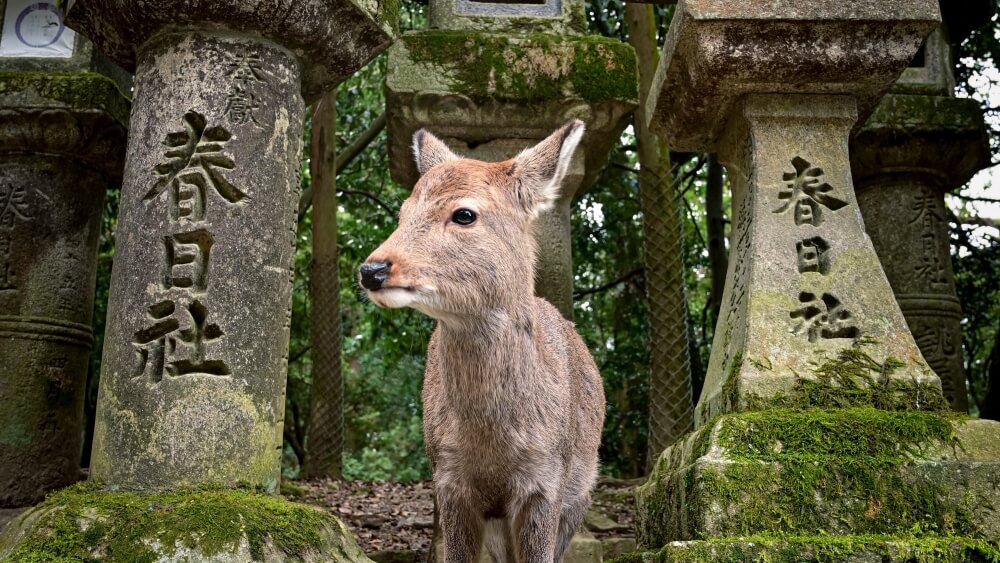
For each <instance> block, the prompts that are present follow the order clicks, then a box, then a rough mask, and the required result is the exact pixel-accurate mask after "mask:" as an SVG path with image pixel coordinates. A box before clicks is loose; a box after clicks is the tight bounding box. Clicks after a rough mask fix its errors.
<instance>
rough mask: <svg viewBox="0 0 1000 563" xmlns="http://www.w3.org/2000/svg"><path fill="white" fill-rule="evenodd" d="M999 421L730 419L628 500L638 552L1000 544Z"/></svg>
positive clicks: (804, 414) (830, 415) (672, 452)
mask: <svg viewBox="0 0 1000 563" xmlns="http://www.w3.org/2000/svg"><path fill="white" fill-rule="evenodd" d="M998 454H1000V423H997V422H994V421H985V420H968V421H958V422H956V421H954V420H953V419H950V418H947V417H945V416H942V415H940V414H936V413H928V412H889V411H882V410H877V409H870V408H865V409H837V410H815V409H813V410H803V411H789V410H771V411H761V412H754V413H742V414H734V415H727V416H724V417H722V418H720V419H718V420H716V421H715V422H714V423H713V424H712V425H711V426H705V427H703V428H701V429H700V430H698V431H696V432H694V433H693V434H691V435H690V436H689V437H688V438H686V439H685V440H684V441H682V442H679V443H678V444H676V445H674V446H672V447H671V448H668V449H667V450H666V451H665V452H664V453H663V455H661V456H660V458H659V460H658V461H657V465H656V467H655V468H654V471H653V472H652V474H651V475H650V477H649V480H648V481H647V483H646V484H645V485H643V486H642V487H640V489H639V490H638V492H637V500H636V532H637V536H638V541H639V545H640V547H642V548H644V549H657V548H660V547H662V546H664V545H666V544H667V543H669V542H671V541H677V540H696V539H705V538H726V537H746V536H753V535H755V534H762V535H772V536H774V535H777V536H781V535H784V534H789V535H804V536H813V535H821V534H824V535H826V534H828V535H833V536H837V535H848V536H849V535H882V536H900V537H905V536H907V535H909V534H910V533H912V531H913V530H923V531H924V532H930V533H935V534H941V535H949V536H951V535H955V536H966V537H970V538H975V537H984V538H994V539H996V538H998V537H1000V517H998V516H1000V515H998V512H997V511H998V510H1000V508H998V507H1000V489H998V488H997V483H1000V461H997V460H1000V455H998Z"/></svg>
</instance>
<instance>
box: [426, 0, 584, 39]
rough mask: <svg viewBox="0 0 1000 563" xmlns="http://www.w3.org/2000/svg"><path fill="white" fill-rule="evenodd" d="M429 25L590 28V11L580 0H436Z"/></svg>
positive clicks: (516, 29)
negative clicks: (527, 0)
mask: <svg viewBox="0 0 1000 563" xmlns="http://www.w3.org/2000/svg"><path fill="white" fill-rule="evenodd" d="M429 8H430V9H429V11H430V26H431V27H432V28H441V29H461V30H468V31H498V30H506V31H510V32H514V33H540V32H542V33H558V34H560V35H581V34H585V33H586V32H587V14H586V6H585V4H584V2H581V1H580V0H537V1H534V2H530V3H529V2H525V3H519V2H510V1H505V0H499V1H488V0H485V1H484V0H434V1H433V2H430V6H429Z"/></svg>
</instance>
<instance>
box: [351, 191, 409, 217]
mask: <svg viewBox="0 0 1000 563" xmlns="http://www.w3.org/2000/svg"><path fill="white" fill-rule="evenodd" d="M337 191H338V192H339V193H342V194H345V195H360V196H364V197H366V198H368V199H370V200H372V201H374V202H375V203H376V204H377V205H378V206H379V207H381V208H382V209H385V210H386V212H387V213H388V214H389V215H392V216H393V217H395V216H396V215H398V214H399V211H398V210H396V209H393V208H392V207H390V206H389V204H387V203H386V202H384V201H382V200H381V199H379V198H378V196H376V195H375V194H373V193H371V192H366V191H364V190H337Z"/></svg>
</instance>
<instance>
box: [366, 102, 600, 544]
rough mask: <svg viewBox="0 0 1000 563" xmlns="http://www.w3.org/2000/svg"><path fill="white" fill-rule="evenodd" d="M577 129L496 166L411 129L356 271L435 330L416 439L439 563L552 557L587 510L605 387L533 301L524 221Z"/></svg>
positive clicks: (575, 125) (565, 327) (553, 317)
mask: <svg viewBox="0 0 1000 563" xmlns="http://www.w3.org/2000/svg"><path fill="white" fill-rule="evenodd" d="M583 131H584V125H583V122H581V121H579V120H573V121H571V122H569V123H567V124H566V125H564V126H563V127H561V128H560V129H559V130H557V131H556V132H555V133H553V134H552V135H551V136H549V137H548V138H547V139H545V140H544V141H542V142H540V143H539V144H538V145H536V146H535V147H533V148H530V149H527V150H525V151H524V152H522V153H521V154H519V155H518V156H516V157H515V158H513V159H511V160H508V161H505V162H497V163H489V162H480V161H476V160H470V159H464V158H461V157H459V156H456V155H455V154H454V153H453V152H451V150H449V149H448V147H447V146H446V145H445V144H444V143H443V142H441V141H440V140H439V139H437V138H436V137H434V136H433V135H431V134H430V133H427V132H426V131H424V130H420V131H418V132H417V133H416V134H415V135H414V137H413V151H414V153H415V156H416V161H417V168H418V169H419V171H420V174H421V178H420V180H419V181H418V182H417V184H416V186H415V187H414V188H413V193H412V194H411V195H410V197H409V198H408V199H407V200H406V201H405V202H404V203H403V206H402V208H401V209H400V212H399V226H398V227H397V228H396V230H395V232H393V233H392V235H391V236H390V237H389V239H388V240H386V241H385V242H384V243H383V244H382V245H381V246H380V247H379V248H378V249H377V250H376V251H375V252H373V253H372V255H371V256H369V257H368V260H366V261H365V263H364V264H363V265H362V266H361V269H360V276H359V277H360V281H361V285H362V287H364V288H365V289H366V290H367V291H368V295H369V297H370V298H371V300H372V301H373V302H374V303H376V304H377V305H379V306H381V307H413V308H414V309H417V310H418V311H421V312H423V313H425V314H427V315H429V316H431V317H433V318H434V319H435V320H437V328H436V329H435V331H434V334H433V336H431V341H430V344H429V345H428V348H427V368H426V372H425V374H424V390H423V401H424V439H425V442H426V446H427V456H428V458H429V459H430V462H431V466H432V468H433V473H434V487H435V494H436V496H437V501H438V508H439V511H440V518H441V527H442V532H443V535H444V548H445V561H447V563H471V562H473V561H475V560H476V558H477V557H478V555H479V551H480V548H481V546H482V545H483V543H484V542H485V544H486V548H487V551H488V552H489V554H490V555H491V556H492V558H493V560H494V561H496V562H497V563H504V562H506V563H515V562H516V563H553V562H559V561H561V560H562V556H563V553H564V552H565V551H566V547H567V546H568V545H569V542H570V539H572V537H573V534H574V532H575V531H576V528H577V527H578V526H579V525H580V522H581V521H582V520H583V515H584V513H585V512H586V510H587V508H588V507H589V506H590V492H591V489H592V488H593V486H594V481H595V479H596V477H597V449H598V446H599V445H600V441H601V427H602V425H603V423H604V390H603V386H602V383H601V376H600V374H599V373H598V371H597V366H595V365H594V360H593V358H592V357H591V355H590V352H589V351H588V350H587V348H586V346H585V345H584V343H583V340H582V339H581V338H580V336H579V335H577V333H576V331H575V329H574V327H573V324H572V323H571V322H569V321H567V320H565V319H564V318H563V317H562V316H561V315H560V314H559V312H558V311H557V310H556V309H555V307H553V306H552V305H550V304H549V303H548V302H547V301H545V300H544V299H541V298H538V297H535V296H534V270H535V254H536V248H535V238H534V236H535V235H534V232H533V224H534V220H535V218H536V217H537V215H538V213H539V212H540V211H542V210H544V209H546V208H548V207H549V206H551V205H552V203H553V202H554V200H555V199H556V197H557V196H558V192H559V185H560V181H561V180H562V178H563V176H564V175H565V173H566V169H567V167H568V165H569V161H570V158H571V156H572V154H573V151H574V150H575V149H576V146H577V144H578V143H579V142H580V138H581V137H582V136H583Z"/></svg>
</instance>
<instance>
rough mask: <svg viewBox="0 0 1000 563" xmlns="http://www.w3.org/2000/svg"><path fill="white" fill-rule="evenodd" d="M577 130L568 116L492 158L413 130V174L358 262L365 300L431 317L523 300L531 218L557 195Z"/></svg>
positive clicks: (530, 275)
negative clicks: (387, 229)
mask: <svg viewBox="0 0 1000 563" xmlns="http://www.w3.org/2000/svg"><path fill="white" fill-rule="evenodd" d="M583 132H584V124H583V122H582V121H579V120H572V121H570V122H568V123H566V124H565V125H563V126H562V127H560V128H559V129H558V130H557V131H555V132H554V133H552V135H550V136H549V137H548V138H546V139H545V140H543V141H541V142H540V143H538V144H537V145H535V146H534V147H532V148H529V149H526V150H524V151H522V152H521V153H520V154H518V155H517V156H516V157H514V158H512V159H510V160H507V161H504V162H495V163H491V162H480V161H477V160H471V159H466V158H462V157H460V156H458V155H456V154H455V153H453V152H452V151H451V150H450V149H449V148H448V147H447V146H446V145H445V144H444V143H443V142H442V141H441V140H439V139H438V138H436V137H435V136H434V135H431V134H430V133H428V132H427V131H425V130H423V129H421V130H420V131H417V133H416V134H415V135H414V136H413V152H414V156H415V158H416V162H417V168H418V170H419V171H420V179H419V180H418V181H417V184H416V186H414V188H413V192H412V193H411V195H410V197H409V198H407V200H406V201H405V202H404V203H403V206H402V207H401V208H400V211H399V225H398V226H397V228H396V230H395V231H394V232H393V233H392V235H390V236H389V238H388V239H387V240H386V241H385V242H384V243H382V245H381V246H379V247H378V249H376V250H375V252H373V253H372V254H371V256H369V257H368V259H367V260H366V261H365V262H364V264H362V265H361V269H360V276H359V278H360V282H361V286H362V287H363V288H364V289H365V290H367V292H368V296H369V297H370V298H371V300H372V301H373V302H374V303H375V304H376V305H379V306H381V307H393V308H395V307H413V308H414V309H417V310H419V311H421V312H423V313H425V314H427V315H429V316H431V317H434V318H435V319H438V320H448V319H453V318H463V317H468V316H470V315H473V316H475V315H477V314H484V313H485V312H487V311H491V310H498V309H511V308H515V307H517V306H518V305H519V304H524V303H531V302H532V300H533V298H534V297H533V296H534V263H535V253H536V250H535V239H534V229H533V225H534V220H535V218H536V217H537V216H538V214H539V213H540V212H542V211H544V210H546V209H547V208H549V207H551V206H552V204H553V203H554V202H555V201H556V199H557V198H558V196H559V189H560V183H561V181H562V179H563V176H564V175H565V174H566V170H567V168H568V167H569V163H570V159H571V157H572V155H573V151H574V150H575V149H576V146H577V145H578V144H579V142H580V139H581V137H583Z"/></svg>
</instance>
